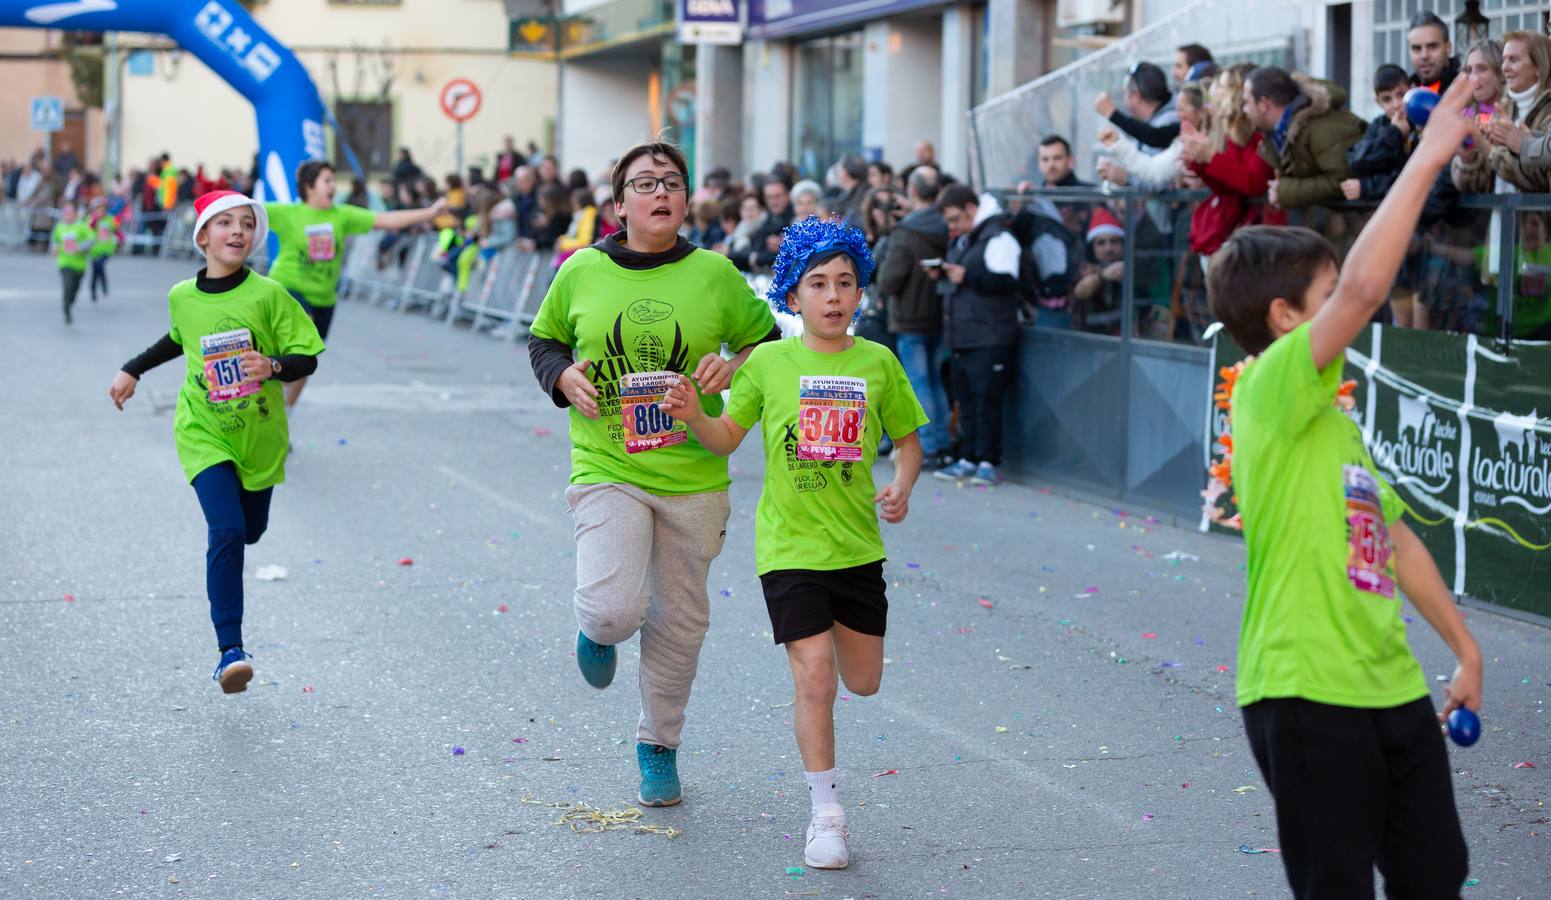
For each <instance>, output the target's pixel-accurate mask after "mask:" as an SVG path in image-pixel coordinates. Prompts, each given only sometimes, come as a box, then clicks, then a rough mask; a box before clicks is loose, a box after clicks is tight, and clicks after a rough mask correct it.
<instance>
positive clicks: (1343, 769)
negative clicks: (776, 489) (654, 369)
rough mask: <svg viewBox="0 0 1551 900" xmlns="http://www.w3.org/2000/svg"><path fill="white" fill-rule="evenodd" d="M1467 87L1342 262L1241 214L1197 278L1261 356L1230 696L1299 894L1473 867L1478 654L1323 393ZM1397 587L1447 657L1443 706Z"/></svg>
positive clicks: (1244, 424)
mask: <svg viewBox="0 0 1551 900" xmlns="http://www.w3.org/2000/svg"><path fill="white" fill-rule="evenodd" d="M1469 98H1470V84H1469V81H1468V79H1464V78H1460V79H1457V80H1456V81H1455V82H1454V84H1453V86H1452V87H1451V88H1450V89H1449V91H1448V93H1447V94H1446V95H1445V96H1444V97H1443V99H1442V100H1441V101H1439V103H1438V106H1437V108H1436V109H1435V110H1433V113H1432V116H1431V118H1430V121H1429V125H1428V127H1427V130H1426V132H1425V133H1424V135H1423V137H1422V140H1421V141H1420V143H1419V144H1418V145H1417V147H1416V148H1415V150H1414V151H1413V152H1412V154H1411V158H1410V161H1409V162H1407V163H1406V165H1405V168H1404V169H1403V170H1402V171H1401V173H1400V176H1399V178H1398V179H1397V180H1396V181H1395V183H1394V186H1393V187H1392V188H1391V190H1390V191H1389V193H1388V195H1387V197H1386V198H1385V200H1384V202H1383V203H1382V204H1381V205H1380V206H1379V208H1378V211H1377V212H1376V213H1375V214H1374V216H1373V219H1372V220H1371V221H1370V222H1369V223H1368V226H1367V227H1366V228H1364V229H1363V231H1362V234H1361V235H1360V236H1359V237H1358V238H1357V241H1356V243H1355V244H1354V245H1353V247H1352V250H1351V253H1350V255H1349V256H1348V257H1347V260H1346V265H1345V267H1344V269H1343V268H1342V267H1340V266H1339V264H1338V261H1337V256H1336V252H1335V249H1334V248H1333V247H1332V246H1331V245H1330V243H1329V242H1328V241H1326V240H1325V239H1324V238H1323V237H1321V236H1319V235H1318V234H1315V233H1314V232H1312V231H1308V230H1306V229H1302V228H1279V227H1266V226H1254V227H1249V228H1244V229H1241V230H1240V231H1237V232H1235V233H1234V235H1233V236H1232V237H1231V238H1230V239H1229V240H1228V241H1227V242H1226V243H1225V244H1224V245H1223V247H1222V249H1221V250H1220V251H1219V252H1218V253H1217V255H1216V256H1214V257H1213V258H1212V265H1211V270H1210V271H1209V273H1208V275H1207V293H1208V296H1209V298H1210V303H1211V307H1212V312H1213V313H1214V314H1215V315H1216V316H1217V318H1218V319H1219V320H1220V321H1221V322H1222V323H1223V324H1224V325H1225V326H1226V327H1227V330H1228V333H1229V334H1230V335H1232V337H1233V339H1234V341H1236V342H1237V343H1238V344H1239V346H1240V347H1242V348H1243V349H1244V350H1245V351H1246V352H1248V353H1251V354H1258V358H1257V359H1254V360H1253V361H1252V362H1250V363H1248V364H1247V365H1246V366H1245V367H1244V370H1243V373H1242V374H1241V375H1240V376H1239V377H1238V380H1237V384H1236V386H1235V387H1234V389H1233V393H1232V398H1231V404H1232V405H1231V410H1230V417H1231V424H1232V433H1233V454H1232V465H1233V471H1232V482H1233V488H1234V490H1235V491H1236V492H1237V495H1238V502H1239V510H1240V513H1241V514H1242V516H1243V521H1244V541H1245V545H1246V549H1247V551H1248V570H1249V574H1248V582H1249V583H1248V588H1247V591H1246V598H1245V603H1244V621H1243V625H1242V626H1241V629H1240V633H1239V658H1238V665H1239V674H1238V704H1239V706H1240V707H1241V708H1242V710H1243V715H1244V727H1245V731H1246V732H1247V735H1248V738H1249V743H1250V748H1251V750H1253V752H1254V755H1255V762H1256V763H1257V764H1258V765H1259V767H1260V772H1261V774H1262V775H1263V776H1264V777H1265V780H1266V785H1267V786H1268V787H1269V789H1270V791H1271V794H1272V797H1273V798H1274V799H1275V802H1276V822H1277V830H1278V832H1279V833H1280V836H1281V845H1282V863H1283V865H1284V866H1285V867H1286V870H1287V879H1288V881H1289V883H1290V884H1291V886H1292V889H1293V893H1294V894H1295V895H1296V896H1298V897H1300V898H1323V897H1372V896H1373V886H1374V885H1373V882H1374V877H1373V869H1374V866H1375V865H1377V866H1378V869H1379V872H1380V873H1381V874H1382V875H1383V877H1384V882H1385V891H1386V893H1388V895H1389V896H1391V897H1458V896H1459V891H1460V886H1461V884H1462V883H1463V882H1464V880H1465V875H1466V873H1467V855H1466V849H1465V840H1464V837H1463V835H1462V834H1461V832H1460V824H1459V814H1458V812H1457V811H1456V809H1455V804H1454V789H1453V784H1452V782H1451V780H1450V776H1449V759H1448V754H1447V752H1446V750H1445V749H1444V746H1443V737H1442V734H1441V732H1440V728H1439V720H1440V719H1442V718H1443V717H1444V716H1446V715H1447V714H1448V713H1449V712H1450V711H1452V710H1453V709H1455V708H1456V707H1459V706H1464V707H1466V708H1468V709H1471V710H1475V709H1478V708H1479V707H1480V705H1481V677H1482V675H1481V670H1482V661H1481V651H1480V648H1478V647H1477V646H1476V642H1475V639H1474V638H1473V637H1471V634H1470V631H1469V629H1467V628H1466V627H1465V622H1464V620H1463V619H1462V618H1461V616H1460V614H1459V611H1458V609H1456V608H1455V600H1454V596H1453V595H1452V594H1451V593H1450V592H1449V589H1448V587H1447V586H1445V584H1444V582H1443V578H1442V577H1441V576H1440V575H1439V574H1438V568H1437V566H1436V565H1434V563H1433V560H1432V557H1430V556H1428V553H1427V548H1426V547H1424V546H1423V545H1422V542H1421V540H1420V539H1419V538H1418V537H1417V536H1416V534H1415V533H1414V532H1413V531H1412V530H1411V529H1410V527H1409V526H1407V525H1406V523H1405V522H1404V521H1403V520H1402V518H1401V516H1402V514H1403V512H1404V511H1405V504H1404V502H1403V501H1401V500H1400V498H1399V497H1398V496H1397V495H1396V494H1395V492H1394V491H1393V490H1392V489H1391V488H1390V486H1389V485H1388V484H1387V483H1385V481H1384V479H1383V478H1382V477H1380V475H1379V473H1378V470H1377V469H1376V468H1375V467H1374V463H1373V459H1372V457H1371V456H1369V454H1368V450H1367V449H1366V448H1365V447H1364V446H1363V442H1362V434H1361V432H1360V430H1359V429H1358V427H1357V425H1356V423H1354V422H1353V421H1352V420H1351V419H1349V418H1347V416H1346V415H1344V414H1343V413H1342V412H1341V411H1340V410H1339V409H1337V406H1336V398H1337V393H1338V389H1339V387H1340V385H1341V379H1342V364H1343V362H1344V359H1345V353H1346V348H1347V345H1348V344H1350V343H1351V342H1352V340H1353V338H1355V337H1357V335H1358V334H1360V333H1361V332H1362V331H1363V330H1365V329H1367V328H1368V327H1369V322H1370V321H1372V319H1373V317H1374V314H1375V313H1377V312H1378V311H1379V309H1380V308H1381V307H1382V306H1383V305H1384V303H1385V302H1386V301H1387V300H1388V299H1389V295H1390V286H1391V285H1392V284H1393V283H1394V281H1395V274H1396V272H1397V271H1398V270H1399V268H1400V264H1401V262H1402V260H1403V259H1404V258H1405V255H1406V250H1407V248H1408V246H1409V244H1410V242H1411V239H1412V235H1414V234H1415V233H1416V224H1417V220H1418V218H1419V216H1420V214H1421V211H1422V206H1423V203H1424V202H1425V201H1426V199H1427V195H1428V192H1429V190H1430V188H1431V187H1432V184H1433V181H1434V180H1435V179H1436V178H1437V176H1438V173H1439V172H1441V171H1442V170H1443V167H1444V166H1446V165H1448V164H1449V160H1450V158H1451V157H1452V156H1453V155H1454V153H1455V151H1457V150H1458V149H1459V147H1460V145H1461V143H1462V142H1463V141H1464V140H1465V138H1466V136H1467V135H1468V134H1470V133H1471V132H1472V131H1474V125H1473V122H1472V120H1471V119H1470V118H1468V117H1466V116H1463V115H1462V114H1461V111H1462V109H1463V108H1464V105H1465V102H1466V101H1467V100H1468V99H1469ZM1477 140H1479V136H1478V137H1477ZM751 362H752V360H751ZM736 387H737V386H736V384H735V385H734V390H736ZM1397 583H1398V586H1399V588H1400V589H1401V590H1402V591H1403V592H1404V593H1405V595H1406V597H1408V598H1409V599H1410V601H1411V603H1412V604H1413V605H1414V606H1415V607H1416V609H1417V611H1418V612H1420V613H1421V614H1422V616H1423V617H1425V618H1426V619H1427V621H1428V623H1429V624H1431V625H1432V627H1433V629H1434V630H1436V631H1437V632H1438V634H1439V635H1440V636H1441V637H1442V638H1443V640H1444V641H1445V642H1446V643H1447V644H1448V645H1449V648H1450V649H1451V650H1452V651H1453V652H1454V654H1455V656H1456V658H1457V659H1458V667H1457V668H1456V669H1455V670H1454V678H1453V681H1452V683H1451V684H1450V685H1449V687H1448V692H1447V697H1446V700H1445V702H1444V707H1443V714H1442V715H1437V716H1435V715H1434V710H1433V704H1432V700H1431V699H1430V698H1429V696H1428V694H1429V687H1428V683H1427V678H1426V676H1425V675H1424V674H1423V673H1422V668H1421V666H1420V664H1418V663H1417V660H1416V657H1415V656H1413V655H1412V653H1411V648H1410V646H1409V645H1408V644H1407V642H1406V625H1405V622H1404V620H1403V618H1402V615H1401V600H1400V597H1399V596H1398V595H1397V594H1396V587H1397Z"/></svg>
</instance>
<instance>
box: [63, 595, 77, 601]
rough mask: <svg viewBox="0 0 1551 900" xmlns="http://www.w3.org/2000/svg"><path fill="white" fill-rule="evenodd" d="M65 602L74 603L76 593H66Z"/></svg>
mask: <svg viewBox="0 0 1551 900" xmlns="http://www.w3.org/2000/svg"><path fill="white" fill-rule="evenodd" d="M65 602H66V603H74V602H75V595H74V594H66V595H65Z"/></svg>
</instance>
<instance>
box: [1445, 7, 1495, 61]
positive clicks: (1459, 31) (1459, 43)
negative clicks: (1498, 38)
mask: <svg viewBox="0 0 1551 900" xmlns="http://www.w3.org/2000/svg"><path fill="white" fill-rule="evenodd" d="M1491 27H1492V21H1491V20H1490V19H1488V18H1487V17H1486V16H1483V15H1481V2H1480V0H1465V11H1464V12H1462V13H1460V14H1459V15H1457V16H1455V17H1454V46H1456V47H1458V48H1460V50H1461V51H1463V50H1466V49H1468V48H1470V47H1471V46H1473V45H1474V44H1475V43H1476V41H1484V40H1486V39H1487V37H1488V32H1489V31H1490V30H1491Z"/></svg>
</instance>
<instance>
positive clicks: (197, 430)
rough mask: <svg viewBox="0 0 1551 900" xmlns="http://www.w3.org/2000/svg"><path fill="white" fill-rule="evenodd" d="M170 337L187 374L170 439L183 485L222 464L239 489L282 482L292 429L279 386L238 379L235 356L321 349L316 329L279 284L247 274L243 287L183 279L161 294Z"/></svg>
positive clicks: (262, 487) (179, 396)
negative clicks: (219, 287)
mask: <svg viewBox="0 0 1551 900" xmlns="http://www.w3.org/2000/svg"><path fill="white" fill-rule="evenodd" d="M167 309H168V313H169V314H170V315H171V317H172V327H171V328H170V329H169V330H168V334H169V335H171V337H172V339H173V340H174V341H176V342H178V344H179V345H181V346H182V347H183V358H184V359H186V360H187V361H188V374H187V376H186V377H185V378H184V381H183V388H182V390H180V391H179V392H178V410H177V413H176V415H174V417H173V423H172V431H173V437H174V439H175V440H176V443H177V446H178V460H179V462H181V463H182V464H183V474H184V476H186V477H187V478H188V479H189V481H193V480H194V476H195V475H198V474H199V473H200V472H203V471H204V470H206V469H208V468H210V467H211V466H213V465H217V464H219V463H223V462H228V461H229V462H232V463H235V464H236V466H237V475H238V476H239V477H240V478H241V479H242V486H243V487H244V488H246V489H248V490H250V491H258V490H263V489H264V488H267V487H269V486H270V485H275V484H279V483H280V482H282V481H284V480H285V457H286V452H287V446H288V442H289V434H290V431H289V429H288V428H287V426H286V419H285V395H284V393H283V392H282V391H281V388H280V382H278V381H276V380H274V379H272V378H271V379H269V380H267V381H264V382H259V383H255V382H244V381H242V376H241V371H240V369H238V368H237V356H238V354H239V353H241V352H242V351H243V350H245V349H252V350H256V351H258V352H259V353H262V354H264V355H265V356H284V355H286V354H290V353H304V354H307V355H309V356H316V355H317V354H319V353H322V352H323V340H322V339H321V338H319V337H318V329H317V327H316V326H314V325H313V324H312V319H310V318H308V316H307V313H306V312H305V311H304V310H303V309H302V307H301V305H300V304H298V303H297V302H296V300H295V299H293V298H292V297H291V295H290V294H288V293H287V292H286V289H285V288H284V287H281V286H280V284H279V283H277V282H275V281H271V280H270V279H268V278H265V277H264V276H262V275H259V274H257V273H255V272H249V273H248V277H247V278H246V279H245V280H244V281H243V282H242V284H240V285H238V286H237V287H235V288H233V289H232V290H230V291H226V292H224V293H220V294H207V293H205V292H203V291H201V290H199V288H198V287H196V286H195V281H194V280H193V279H189V280H188V281H182V282H179V283H178V284H176V285H174V286H173V288H172V291H171V293H169V294H168V295H167Z"/></svg>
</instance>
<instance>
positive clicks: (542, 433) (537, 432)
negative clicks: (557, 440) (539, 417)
mask: <svg viewBox="0 0 1551 900" xmlns="http://www.w3.org/2000/svg"><path fill="white" fill-rule="evenodd" d="M552 434H554V432H553V431H550V430H549V429H548V428H535V429H533V436H534V437H549V436H550V435H552Z"/></svg>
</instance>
